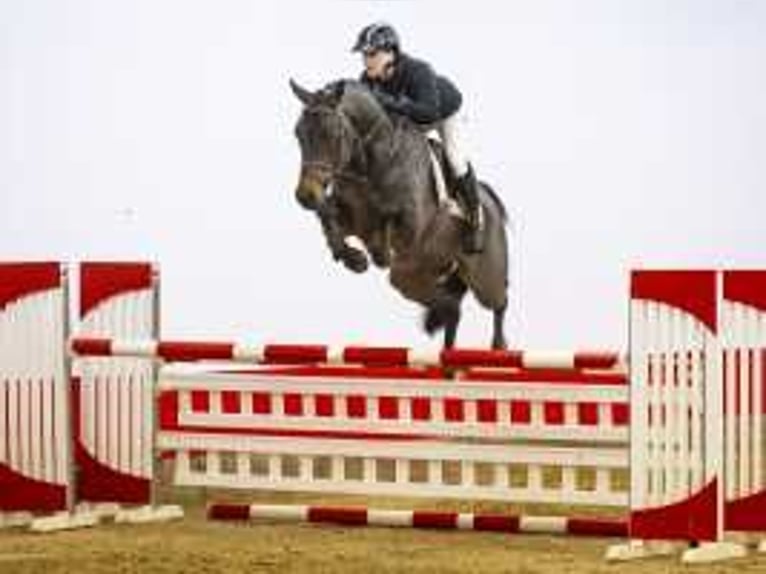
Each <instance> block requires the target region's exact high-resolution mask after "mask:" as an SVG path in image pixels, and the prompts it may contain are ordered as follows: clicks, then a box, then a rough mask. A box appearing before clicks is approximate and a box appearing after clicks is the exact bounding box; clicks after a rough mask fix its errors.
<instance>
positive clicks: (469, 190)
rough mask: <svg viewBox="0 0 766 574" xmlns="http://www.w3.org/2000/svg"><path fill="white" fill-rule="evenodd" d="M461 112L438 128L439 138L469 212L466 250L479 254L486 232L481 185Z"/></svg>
mask: <svg viewBox="0 0 766 574" xmlns="http://www.w3.org/2000/svg"><path fill="white" fill-rule="evenodd" d="M461 121H462V119H461V116H460V112H456V113H455V114H453V115H451V116H450V117H448V118H447V119H445V120H444V121H443V122H441V123H440V124H439V126H438V129H439V136H440V137H441V140H442V142H443V143H444V149H445V152H446V154H447V160H448V161H449V163H450V167H451V168H452V170H453V172H454V173H455V175H456V176H457V180H458V181H457V183H458V186H457V187H458V189H457V191H458V193H459V194H460V198H461V199H462V200H463V203H464V204H465V207H466V209H467V211H468V225H469V226H470V229H469V233H468V235H467V237H466V245H465V249H466V251H468V252H469V253H477V252H479V251H482V249H483V238H484V230H483V229H482V221H481V204H480V202H479V184H478V181H477V180H476V174H475V173H474V171H473V167H472V166H471V164H470V162H469V161H468V158H467V157H466V156H465V152H464V146H463V142H462V138H461V134H460V124H461Z"/></svg>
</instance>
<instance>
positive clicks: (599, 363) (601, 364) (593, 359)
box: [574, 352, 620, 369]
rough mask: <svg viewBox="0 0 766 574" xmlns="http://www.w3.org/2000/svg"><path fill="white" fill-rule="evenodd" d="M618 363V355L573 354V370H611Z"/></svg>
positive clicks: (601, 353)
mask: <svg viewBox="0 0 766 574" xmlns="http://www.w3.org/2000/svg"><path fill="white" fill-rule="evenodd" d="M619 363H620V355H619V354H618V353H605V352H600V353H596V352H578V353H575V357H574V366H575V369H612V368H614V367H616V366H617V365H618V364H619Z"/></svg>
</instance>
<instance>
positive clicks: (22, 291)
mask: <svg viewBox="0 0 766 574" xmlns="http://www.w3.org/2000/svg"><path fill="white" fill-rule="evenodd" d="M60 285H61V266H60V265H59V264H58V263H0V309H3V308H4V307H5V306H6V305H8V304H10V303H13V302H15V301H17V300H18V299H21V298H22V297H27V296H29V295H33V294H35V293H40V292H42V291H49V290H51V289H55V288H56V287H59V286H60Z"/></svg>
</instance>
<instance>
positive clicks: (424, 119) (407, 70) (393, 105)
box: [361, 53, 463, 124]
mask: <svg viewBox="0 0 766 574" xmlns="http://www.w3.org/2000/svg"><path fill="white" fill-rule="evenodd" d="M393 65H394V72H393V74H392V75H391V77H390V78H388V79H387V80H373V79H371V78H368V77H367V73H366V72H364V73H363V74H362V77H361V81H362V82H363V83H364V84H366V85H367V86H368V87H369V88H370V89H371V90H372V91H373V92H374V93H375V95H376V96H377V98H378V100H379V101H380V103H381V104H382V105H383V107H384V108H385V109H386V110H387V111H389V112H395V113H398V114H401V115H403V116H407V117H408V118H410V119H411V120H412V121H414V122H415V123H417V124H432V123H436V122H439V121H441V120H444V119H446V118H448V117H449V116H451V115H452V114H454V113H455V112H456V111H457V110H458V109H460V106H461V104H462V103H463V96H462V94H461V93H460V91H459V90H458V89H457V87H455V84H453V83H452V82H451V81H450V80H449V79H447V78H445V77H444V76H440V75H438V74H436V72H434V70H433V68H432V67H431V66H430V65H429V64H428V63H426V62H424V61H422V60H418V59H417V58H413V57H412V56H409V55H407V54H404V53H400V54H399V55H398V56H397V57H396V60H395V61H394V64H393Z"/></svg>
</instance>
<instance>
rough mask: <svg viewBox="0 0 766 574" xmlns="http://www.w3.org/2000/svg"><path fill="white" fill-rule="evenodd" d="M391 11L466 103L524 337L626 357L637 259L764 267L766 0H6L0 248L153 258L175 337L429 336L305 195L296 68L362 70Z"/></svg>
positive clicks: (1, 40) (471, 308)
mask: <svg viewBox="0 0 766 574" xmlns="http://www.w3.org/2000/svg"><path fill="white" fill-rule="evenodd" d="M378 19H384V20H388V21H390V22H391V23H392V24H394V25H395V26H396V27H397V28H398V29H399V30H400V32H401V35H402V37H403V42H404V47H405V49H406V50H407V51H409V52H411V53H412V54H413V55H417V56H421V57H424V58H426V59H428V60H429V61H431V63H432V64H433V65H434V67H435V68H436V69H437V71H440V72H441V73H443V74H446V75H448V76H450V77H451V78H453V79H454V81H455V82H456V83H457V85H458V86H459V87H460V89H461V90H462V91H463V93H464V96H465V109H466V113H467V116H468V123H467V125H466V129H467V130H468V132H467V140H468V144H469V150H470V153H471V157H472V160H473V162H474V163H475V165H476V166H477V171H478V172H479V175H480V176H481V177H483V178H485V179H487V180H489V181H490V182H492V183H493V184H494V185H495V187H496V188H497V189H498V190H499V192H500V194H501V195H502V197H503V199H504V200H505V201H506V203H507V205H508V207H509V210H510V212H511V215H512V222H511V226H510V228H509V232H510V233H511V237H512V241H513V244H514V250H513V260H512V266H513V273H512V280H513V284H512V292H511V297H512V305H513V307H512V316H510V317H509V320H508V329H509V334H510V339H511V341H512V343H513V344H514V345H515V346H524V347H535V348H568V347H589V346H598V347H622V346H623V345H624V344H625V333H624V331H625V324H626V317H625V315H626V297H625V295H626V288H627V277H628V271H629V269H630V268H631V267H634V266H642V267H678V266H681V267H689V266H698V267H699V266H704V267H708V266H723V265H725V266H736V267H742V266H751V267H755V266H758V267H766V220H765V217H766V216H765V215H764V214H766V161H765V160H766V105H765V104H764V102H766V2H759V1H755V0H754V1H749V2H748V1H735V0H718V1H713V0H688V1H682V0H675V1H671V0H667V1H653V0H631V1H628V0H592V1H589V0H571V1H564V0H560V1H554V0H534V1H532V0H527V1H504V2H498V1H494V0H492V1H491V0H484V1H482V0H474V1H472V2H458V1H456V2H443V1H441V2H440V1H426V0H410V1H405V0H399V1H380V0H379V1H353V0H335V1H331V0H324V1H321V0H313V1H305V2H298V1H291V0H280V1H278V2H271V1H261V0H259V1H253V0H215V1H213V0H209V1H203V0H172V1H171V0H140V1H134V2H130V1H121V2H117V1H107V0H90V1H84V0H24V1H23V2H22V1H18V0H0V258H2V259H25V258H36V259H37V258H45V259H56V258H58V259H66V260H80V259H88V258H91V259H92V258H98V259H103V258H110V259H112V258H130V259H144V258H148V259H151V260H155V261H158V262H159V263H160V264H161V266H162V272H163V276H164V285H163V300H164V312H163V319H164V324H165V332H166V334H168V335H173V336H180V335H183V336H194V337H217V338H218V337H227V338H228V337H237V338H243V337H244V338H248V339H254V340H259V341H281V342H293V341H305V342H332V343H346V342H349V343H350V342H353V343H360V342H364V343H370V344H403V345H418V346H420V345H424V344H429V345H433V344H434V343H429V342H428V341H427V339H426V338H425V336H424V335H423V334H422V333H421V332H420V331H419V328H418V317H419V311H418V310H417V308H416V307H415V306H414V305H413V304H411V303H408V302H406V301H404V300H403V299H401V297H400V296H399V295H398V294H396V293H395V292H393V291H392V290H391V288H390V287H388V285H387V282H386V278H385V276H384V275H383V274H382V273H381V272H379V271H371V272H369V273H368V274H366V275H364V276H355V275H352V274H350V273H349V272H347V271H345V270H344V269H342V268H341V267H339V266H338V265H337V264H335V263H334V262H333V261H332V260H331V258H330V256H329V254H328V253H327V252H326V248H325V245H324V240H323V239H322V237H321V233H320V230H319V226H318V224H317V223H316V221H315V220H314V218H313V216H312V215H311V214H309V213H307V212H304V211H302V210H301V209H300V207H299V206H298V205H297V204H296V203H295V202H294V199H293V191H294V187H295V183H296V181H297V175H298V168H299V154H298V148H297V144H296V141H295V140H294V137H293V134H292V129H293V126H294V123H295V121H296V119H297V116H298V114H299V111H300V106H299V103H298V102H297V100H295V99H294V97H293V96H292V95H291V93H290V91H289V89H288V83H287V82H288V78H289V77H294V78H296V79H298V80H299V81H301V82H303V83H305V84H306V85H307V86H309V87H319V86H320V85H322V84H323V83H325V82H327V81H329V80H331V79H334V78H337V77H348V76H356V75H357V74H358V72H359V69H360V65H361V63H360V61H359V59H358V56H356V55H352V54H351V53H350V52H349V48H350V45H351V44H352V43H353V40H354V37H355V35H356V33H357V31H358V29H359V28H360V27H362V26H363V25H364V24H366V23H368V22H370V21H373V20H378ZM490 325H491V320H490V317H489V315H488V314H486V313H485V312H483V311H482V310H480V309H479V308H478V306H477V305H476V304H475V303H474V302H473V301H470V302H468V303H467V304H466V306H465V323H464V328H463V331H462V337H461V339H460V340H461V341H462V342H463V344H466V345H472V346H474V345H483V344H486V342H487V341H488V340H489V336H490V332H489V329H490Z"/></svg>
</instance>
